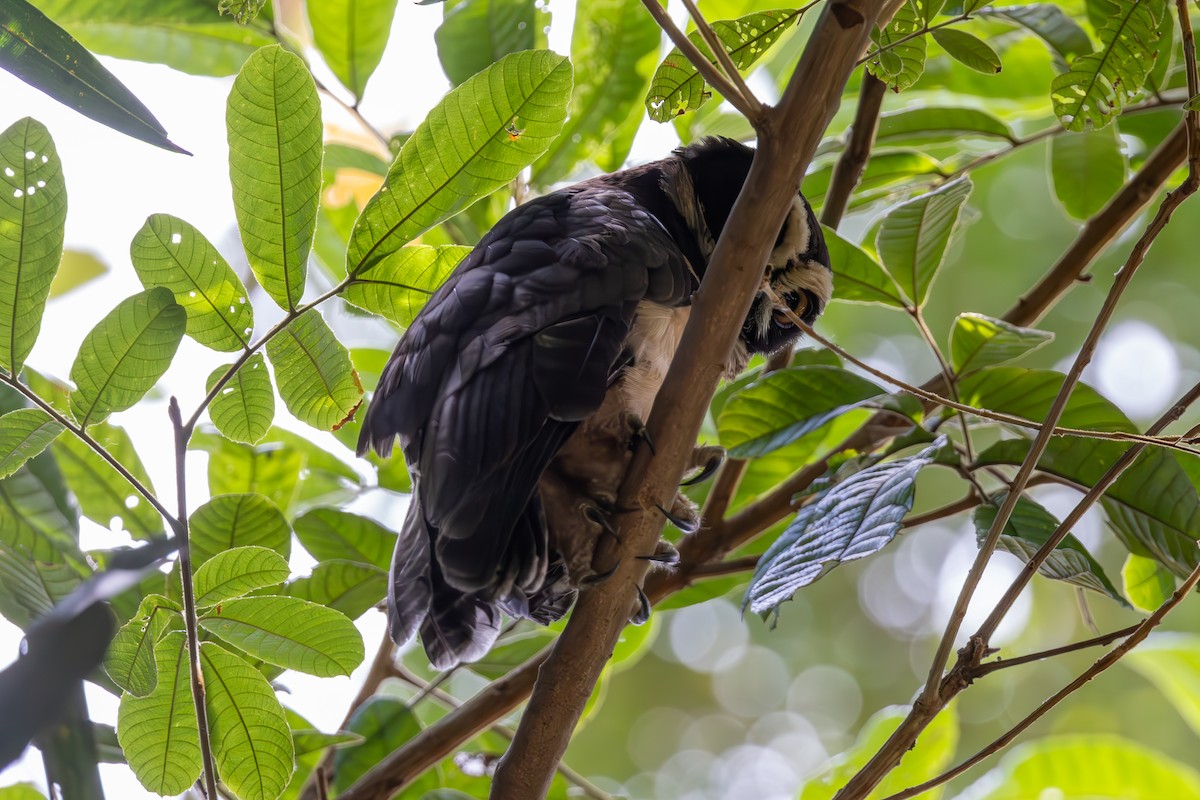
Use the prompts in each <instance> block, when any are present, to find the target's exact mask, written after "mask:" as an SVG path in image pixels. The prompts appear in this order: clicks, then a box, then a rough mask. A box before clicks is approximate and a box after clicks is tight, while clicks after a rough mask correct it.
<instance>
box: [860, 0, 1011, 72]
mask: <svg viewBox="0 0 1200 800" xmlns="http://www.w3.org/2000/svg"><path fill="white" fill-rule="evenodd" d="M990 5H991V3H984V4H983V5H982V6H980V7H979V8H977V9H975V11H978V10H979V9H981V8H986V7H987V6H990ZM971 13H972V14H973V13H975V12H974V11H973V12H971ZM970 18H971V14H959V15H958V16H957V17H952V18H950V19H948V20H943V21H942V22H939V23H937V24H936V25H926V26H924V27H922V28H920V29H919V30H915V31H913V32H912V33H910V34H907V35H906V36H901V37H900V38H899V39H896V40H895V41H894V42H888V43H887V44H885V45H883V46H881V47H878V48H876V49H874V50H872V51H871V52H869V53H867V54H866V55H865V56H863V57H862V58H860V59H859V60H858V64H857V65H856V66H860V67H861V66H862V65H863V64H866V63H867V62H868V61H871V60H872V59H875V58H878V57H879V55H880V54H881V53H884V52H887V51H888V50H891V49H892V48H893V47H897V46H899V45H902V44H904V43H905V42H911V41H912V40H913V39H916V38H919V37H921V36H924V35H925V34H927V33H929V32H931V31H936V30H937V29H939V28H945V27H947V26H948V25H957V24H958V23H960V22H966V21H967V20H969V19H970Z"/></svg>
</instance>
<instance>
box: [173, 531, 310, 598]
mask: <svg viewBox="0 0 1200 800" xmlns="http://www.w3.org/2000/svg"><path fill="white" fill-rule="evenodd" d="M290 574H291V573H290V572H289V571H288V563H287V561H286V560H285V559H284V558H283V556H281V555H279V554H278V553H276V552H275V551H274V550H269V549H267V548H266V547H257V546H249V547H234V548H232V549H230V550H225V551H223V552H220V553H217V554H216V555H214V556H213V557H212V558H210V559H208V560H207V561H205V562H204V563H203V564H201V565H200V568H199V569H197V570H196V574H195V576H194V577H193V579H192V580H193V582H194V583H195V585H196V605H197V606H211V605H215V604H216V603H220V602H221V601H223V600H229V599H230V598H234V597H241V596H242V595H244V594H247V593H249V592H251V591H253V590H254V589H260V588H262V587H263V586H274V585H275V584H277V583H283V582H284V581H286V580H287V579H288V575H290Z"/></svg>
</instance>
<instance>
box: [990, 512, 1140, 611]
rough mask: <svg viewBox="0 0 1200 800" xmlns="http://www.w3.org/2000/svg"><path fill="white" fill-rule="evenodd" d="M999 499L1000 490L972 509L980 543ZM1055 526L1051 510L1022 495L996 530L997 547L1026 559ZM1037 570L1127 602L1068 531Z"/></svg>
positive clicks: (1048, 576)
mask: <svg viewBox="0 0 1200 800" xmlns="http://www.w3.org/2000/svg"><path fill="white" fill-rule="evenodd" d="M1003 499H1004V494H1003V493H1001V494H1000V495H997V496H996V497H993V498H992V502H991V503H990V504H988V505H982V506H979V507H978V508H976V509H975V513H974V515H973V516H972V520H973V521H974V523H975V536H976V539H977V540H978V541H979V543H980V544H982V543H983V540H984V539H986V538H987V535H988V531H990V530H991V528H992V524H993V523H994V522H995V521H996V513H997V512H998V511H999V508H1000V503H1001V502H1003ZM1057 529H1058V520H1057V519H1055V518H1054V515H1053V514H1051V513H1050V512H1049V511H1047V510H1046V509H1045V508H1043V507H1042V506H1041V505H1039V504H1038V503H1036V502H1034V501H1033V500H1030V499H1028V498H1026V497H1022V498H1020V499H1019V500H1018V501H1017V506H1016V508H1014V509H1013V512H1012V516H1011V517H1009V520H1008V523H1007V524H1006V525H1005V526H1004V531H1003V532H1002V533H1001V534H1000V540H999V542H998V544H997V548H998V549H999V550H1003V551H1004V552H1006V553H1011V554H1012V555H1014V556H1016V557H1017V558H1019V559H1021V561H1023V562H1028V561H1029V559H1031V558H1033V556H1034V554H1035V553H1037V551H1038V550H1039V549H1040V548H1041V547H1042V545H1044V544H1045V543H1046V542H1047V541H1049V540H1050V536H1051V534H1053V533H1054V531H1055V530H1057ZM1038 574H1039V575H1044V576H1045V577H1047V578H1050V579H1052V580H1056V581H1064V582H1066V583H1069V584H1071V585H1072V586H1079V587H1082V588H1084V589H1091V590H1092V591H1094V592H1099V593H1100V594H1103V595H1107V596H1108V597H1110V598H1112V599H1113V600H1116V601H1117V602H1118V603H1120V604H1121V605H1125V606H1127V605H1128V604H1127V603H1126V602H1125V598H1123V597H1122V596H1121V595H1120V593H1119V592H1117V589H1116V587H1114V586H1113V585H1112V583H1111V582H1110V581H1109V580H1108V576H1107V575H1105V574H1104V568H1103V567H1101V566H1100V563H1099V562H1098V561H1096V559H1095V558H1093V557H1092V554H1091V553H1089V552H1088V551H1087V548H1086V547H1084V546H1083V544H1082V543H1081V542H1080V541H1079V540H1078V539H1076V538H1075V537H1074V536H1072V535H1071V534H1067V537H1066V538H1065V539H1063V540H1062V542H1061V543H1060V544H1059V545H1058V547H1056V548H1054V551H1053V552H1051V553H1050V557H1049V558H1047V559H1046V560H1045V561H1044V562H1043V563H1042V565H1041V566H1040V567H1038Z"/></svg>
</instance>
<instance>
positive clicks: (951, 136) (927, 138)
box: [875, 106, 1017, 144]
mask: <svg viewBox="0 0 1200 800" xmlns="http://www.w3.org/2000/svg"><path fill="white" fill-rule="evenodd" d="M964 136H980V137H984V138H989V139H1003V140H1004V141H1006V142H1010V143H1011V142H1016V141H1017V139H1016V136H1015V135H1014V134H1013V132H1012V128H1010V127H1009V126H1008V125H1007V124H1006V123H1004V122H1001V121H1000V120H999V119H997V118H996V117H994V116H992V115H991V114H989V113H987V112H986V111H980V110H979V109H976V108H958V107H953V106H923V107H919V108H908V109H904V110H902V111H893V112H890V113H887V114H882V115H880V117H879V130H878V131H877V132H876V134H875V141H876V142H878V143H879V144H917V143H924V142H943V141H952V140H955V139H960V138H962V137H964Z"/></svg>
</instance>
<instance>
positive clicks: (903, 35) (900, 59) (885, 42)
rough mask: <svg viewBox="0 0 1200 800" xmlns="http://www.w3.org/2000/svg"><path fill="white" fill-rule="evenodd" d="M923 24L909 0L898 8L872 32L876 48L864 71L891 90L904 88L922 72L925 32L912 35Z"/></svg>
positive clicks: (926, 48) (922, 26)
mask: <svg viewBox="0 0 1200 800" xmlns="http://www.w3.org/2000/svg"><path fill="white" fill-rule="evenodd" d="M924 27H925V21H924V20H922V19H921V15H920V14H919V13H918V11H917V9H916V7H915V5H914V3H913V2H912V0H909V2H906V3H904V4H903V5H902V6H900V8H899V9H897V11H896V14H895V16H893V17H892V21H891V22H890V23H888V26H887V27H886V28H884V29H882V30H880V29H879V28H876V29H875V30H874V31H872V32H871V41H872V42H874V44H875V50H874V51H873V53H874V54H873V55H872V56H871V60H870V61H868V62H867V71H868V72H870V73H871V74H872V75H874V76H875V77H876V78H878V79H879V80H881V81H883V82H884V83H886V84H887V85H888V88H889V89H891V90H892V91H893V92H903V91H904V90H905V89H907V88H909V87H910V86H912V85H913V84H914V83H916V82H917V80H918V79H919V78H920V77H921V74H922V73H924V72H925V58H926V54H927V51H928V44H927V42H926V40H925V35H924V34H920V35H914V34H917V33H918V32H919V31H921V30H922V29H924ZM910 36H911V37H912V38H911V39H910V38H908V37H910ZM885 48H886V49H885Z"/></svg>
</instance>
